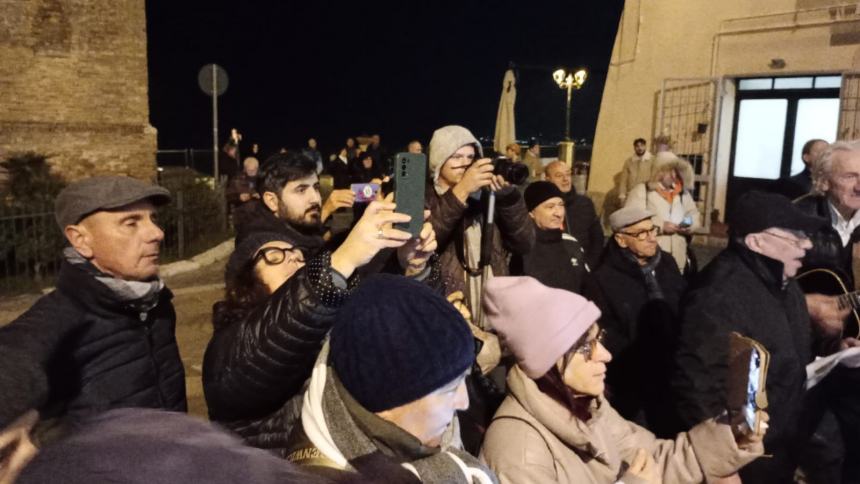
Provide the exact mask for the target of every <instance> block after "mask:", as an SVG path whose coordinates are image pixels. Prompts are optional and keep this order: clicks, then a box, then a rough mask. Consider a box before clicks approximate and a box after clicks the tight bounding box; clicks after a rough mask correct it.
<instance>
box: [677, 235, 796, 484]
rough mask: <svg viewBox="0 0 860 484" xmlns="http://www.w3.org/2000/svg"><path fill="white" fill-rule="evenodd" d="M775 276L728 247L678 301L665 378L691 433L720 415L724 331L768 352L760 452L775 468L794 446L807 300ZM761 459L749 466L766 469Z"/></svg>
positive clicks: (770, 266)
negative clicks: (670, 367)
mask: <svg viewBox="0 0 860 484" xmlns="http://www.w3.org/2000/svg"><path fill="white" fill-rule="evenodd" d="M782 272H783V266H782V263H780V262H778V261H775V260H772V259H768V258H766V257H764V256H761V255H758V254H755V253H753V252H752V251H750V250H749V249H748V248H746V246H745V245H743V243H742V242H740V241H736V240H734V241H731V242H730V243H729V248H727V249H726V250H724V251H723V252H721V253H720V254H719V255H718V256H717V258H716V259H714V260H713V261H712V262H711V263H710V264H708V266H707V267H705V269H704V270H703V271H702V272H700V273H699V274H698V275H697V277H696V279H695V280H694V281H693V283H692V285H691V286H690V289H689V290H688V291H687V294H686V295H685V297H684V298H683V301H682V304H681V320H682V323H681V332H680V341H679V344H678V352H677V355H676V365H675V369H674V370H675V372H674V375H673V380H672V387H673V390H674V392H675V396H676V401H677V406H678V410H679V413H680V416H681V418H682V420H683V423H684V424H686V425H687V426H688V427H692V426H693V425H695V424H697V423H699V422H701V421H702V420H705V419H706V418H710V417H714V416H716V415H719V414H720V413H721V412H722V411H723V410H725V409H726V404H725V399H726V386H725V380H726V371H727V361H726V360H727V351H728V345H729V333H730V332H731V331H737V332H739V333H741V334H742V335H744V336H747V337H750V338H753V339H755V340H756V341H758V342H760V343H761V344H763V345H764V346H765V347H766V348H767V350H768V351H769V352H770V354H771V361H770V368H769V371H768V374H767V388H766V390H767V397H768V401H769V402H770V406H769V408H768V413H769V414H770V428H769V429H768V431H767V435H766V436H765V439H764V443H765V450H766V451H767V452H768V453H771V452H774V453H777V454H782V455H780V456H778V457H779V458H774V459H773V461H774V462H778V461H780V458H781V457H785V454H784V452H785V449H786V446H788V445H790V444H792V443H793V442H795V441H797V440H798V436H797V432H798V427H799V422H800V412H801V409H802V401H803V396H804V383H805V381H806V364H807V363H809V362H810V361H811V359H812V350H811V348H812V330H811V327H810V321H809V313H808V311H807V308H806V300H805V299H804V296H803V293H802V292H801V291H800V287H799V286H798V285H797V283H796V282H795V281H794V280H793V279H789V280H788V281H787V282H786V283H785V284H783V282H782ZM765 460H769V459H765ZM761 461H763V460H760V461H759V462H756V463H754V464H753V465H757V464H762V465H767V463H766V462H761ZM742 477H743V476H742ZM745 481H746V479H745Z"/></svg>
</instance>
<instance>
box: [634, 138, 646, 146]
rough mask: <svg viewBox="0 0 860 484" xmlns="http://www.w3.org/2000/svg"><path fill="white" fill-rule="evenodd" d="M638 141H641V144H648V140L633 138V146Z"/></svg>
mask: <svg viewBox="0 0 860 484" xmlns="http://www.w3.org/2000/svg"><path fill="white" fill-rule="evenodd" d="M639 143H642V144H643V145H647V144H648V142H647V141H645V138H636V139H635V140H633V146H636V145H638V144H639Z"/></svg>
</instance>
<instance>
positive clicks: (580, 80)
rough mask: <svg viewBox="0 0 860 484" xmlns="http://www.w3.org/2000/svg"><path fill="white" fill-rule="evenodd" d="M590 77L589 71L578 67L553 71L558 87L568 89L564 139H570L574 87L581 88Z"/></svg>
mask: <svg viewBox="0 0 860 484" xmlns="http://www.w3.org/2000/svg"><path fill="white" fill-rule="evenodd" d="M587 77H588V71H586V70H585V69H578V70H577V71H576V72H567V71H566V70H564V69H557V70H556V71H555V72H553V73H552V78H553V80H555V83H556V84H558V87H560V88H562V89H567V105H566V106H567V109H566V110H565V117H564V139H565V141H570V98H571V95H572V93H573V90H574V89H577V90H578V89H579V88H581V87H582V85H583V84H585V79H586V78H587Z"/></svg>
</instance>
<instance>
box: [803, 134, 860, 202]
mask: <svg viewBox="0 0 860 484" xmlns="http://www.w3.org/2000/svg"><path fill="white" fill-rule="evenodd" d="M852 151H858V152H860V140H851V141H837V142H835V143H833V144H831V145H830V146H829V147H828V148H827V151H825V152H824V154H823V155H821V158H819V159H817V160H812V166H811V171H812V194H813V195H824V194H825V193H826V192H827V190H826V185H827V182H828V181H829V180H830V175H831V174H832V173H833V158H834V156H835V154H836V153H849V152H852Z"/></svg>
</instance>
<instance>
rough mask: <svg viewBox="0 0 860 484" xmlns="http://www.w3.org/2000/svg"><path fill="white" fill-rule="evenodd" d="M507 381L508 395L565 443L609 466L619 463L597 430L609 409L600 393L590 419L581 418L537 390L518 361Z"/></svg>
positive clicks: (593, 405) (602, 435) (614, 466)
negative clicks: (586, 420) (582, 419)
mask: <svg viewBox="0 0 860 484" xmlns="http://www.w3.org/2000/svg"><path fill="white" fill-rule="evenodd" d="M507 383H508V391H509V392H510V394H511V396H512V397H513V398H514V399H515V400H516V401H517V402H518V403H519V404H520V405H521V406H522V407H523V409H524V410H525V411H526V412H527V413H528V414H529V415H531V416H532V417H534V418H535V419H536V420H537V421H538V422H539V423H540V424H541V425H543V426H544V427H546V428H547V430H549V431H550V432H551V433H552V434H553V435H555V437H556V438H558V439H559V440H560V441H562V442H563V443H564V444H565V445H566V446H568V447H570V448H572V449H573V450H575V451H576V452H577V453H579V454H583V455H588V456H591V457H593V458H594V459H597V460H598V461H600V462H602V463H604V464H606V465H609V466H610V467H612V468H617V467H618V466H619V465H620V462H611V460H614V459H617V456H616V455H615V454H616V453H614V452H610V451H609V445H610V443H609V442H607V441H606V439H605V438H604V435H605V433H603V432H600V431H598V429H599V427H600V425H601V424H602V422H601V421H602V420H603V418H604V416H605V414H606V412H607V411H608V404H607V403H606V401H605V400H604V398H603V397H602V396H600V397H597V398H596V399H595V400H594V403H593V404H592V408H591V419H590V420H589V421H588V422H583V421H581V420H579V419H578V418H576V417H575V416H573V414H571V413H570V410H568V409H567V408H565V407H564V406H563V405H562V404H561V403H559V402H557V401H555V400H554V399H553V398H552V397H550V396H549V395H546V394H545V393H543V392H542V391H540V389H539V388H538V386H537V383H535V381H534V380H532V379H531V378H529V377H528V376H526V374H525V373H523V371H522V370H521V369H520V367H519V365H514V367H513V368H512V369H511V371H510V372H509V373H508V378H507Z"/></svg>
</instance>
